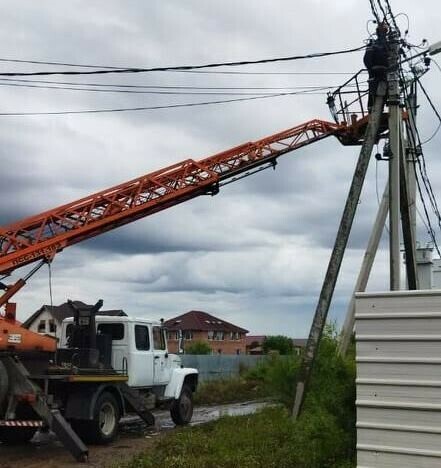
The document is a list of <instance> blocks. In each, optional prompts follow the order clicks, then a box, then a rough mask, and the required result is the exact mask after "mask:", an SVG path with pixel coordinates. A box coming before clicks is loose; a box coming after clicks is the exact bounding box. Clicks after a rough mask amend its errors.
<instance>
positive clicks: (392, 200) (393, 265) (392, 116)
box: [387, 31, 402, 291]
mask: <svg viewBox="0 0 441 468" xmlns="http://www.w3.org/2000/svg"><path fill="white" fill-rule="evenodd" d="M391 36H392V37H391V39H390V40H389V47H390V56H389V69H390V72H389V73H388V78H387V81H388V96H389V97H388V105H389V145H390V160H389V259H390V290H391V291H396V290H399V289H400V266H401V265H400V263H401V258H400V257H401V254H400V149H401V129H402V121H401V109H400V88H399V74H398V62H399V48H400V43H399V36H398V33H397V32H396V31H394V32H392V33H391Z"/></svg>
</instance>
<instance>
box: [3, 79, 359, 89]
mask: <svg viewBox="0 0 441 468" xmlns="http://www.w3.org/2000/svg"><path fill="white" fill-rule="evenodd" d="M2 82H5V83H10V82H14V83H15V82H18V83H25V84H27V83H37V84H54V85H71V86H90V87H97V88H101V87H103V88H128V89H184V90H187V89H191V90H207V89H208V90H228V89H233V90H271V89H275V90H293V89H318V88H324V89H328V88H329V89H330V88H336V87H338V86H340V85H332V86H331V85H328V86H282V87H280V86H183V85H136V84H133V85H129V84H116V83H115V84H111V83H89V82H87V83H85V82H75V81H59V80H57V81H53V80H32V79H29V80H28V79H21V78H0V83H2ZM362 83H367V80H365V81H363V82H362Z"/></svg>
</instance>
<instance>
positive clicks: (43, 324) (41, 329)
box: [37, 320, 46, 333]
mask: <svg viewBox="0 0 441 468" xmlns="http://www.w3.org/2000/svg"><path fill="white" fill-rule="evenodd" d="M37 330H38V333H46V320H40V323H39V324H38V329H37Z"/></svg>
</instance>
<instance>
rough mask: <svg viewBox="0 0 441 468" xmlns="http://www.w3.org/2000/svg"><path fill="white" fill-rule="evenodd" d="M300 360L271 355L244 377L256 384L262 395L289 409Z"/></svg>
mask: <svg viewBox="0 0 441 468" xmlns="http://www.w3.org/2000/svg"><path fill="white" fill-rule="evenodd" d="M299 363H300V360H299V358H298V356H295V355H292V356H279V355H277V354H276V355H272V356H269V357H268V358H267V359H265V360H262V361H261V362H259V363H258V364H257V366H255V367H254V368H252V369H250V370H249V371H248V372H247V373H246V374H245V375H244V377H245V378H246V379H247V380H251V381H254V382H256V384H257V386H258V387H259V388H260V390H261V392H262V394H265V395H268V396H271V397H272V398H274V399H275V400H277V401H279V402H281V403H283V404H284V405H286V406H287V407H290V406H291V404H292V402H293V394H294V389H295V384H296V378H297V371H298V367H299Z"/></svg>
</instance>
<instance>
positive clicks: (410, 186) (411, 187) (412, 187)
mask: <svg viewBox="0 0 441 468" xmlns="http://www.w3.org/2000/svg"><path fill="white" fill-rule="evenodd" d="M406 107H407V109H408V111H409V112H408V113H409V125H410V129H411V131H412V133H413V135H416V115H417V86H416V82H415V81H413V83H412V85H411V88H410V93H409V96H408V99H407V102H406ZM407 150H408V151H407V155H406V156H407V157H406V165H407V193H408V195H409V210H410V226H411V230H412V237H413V238H414V239H415V240H416V189H417V188H416V177H415V162H416V158H417V156H418V155H417V154H416V153H417V148H415V147H414V146H413V145H412V139H411V138H409V135H408V137H407Z"/></svg>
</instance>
